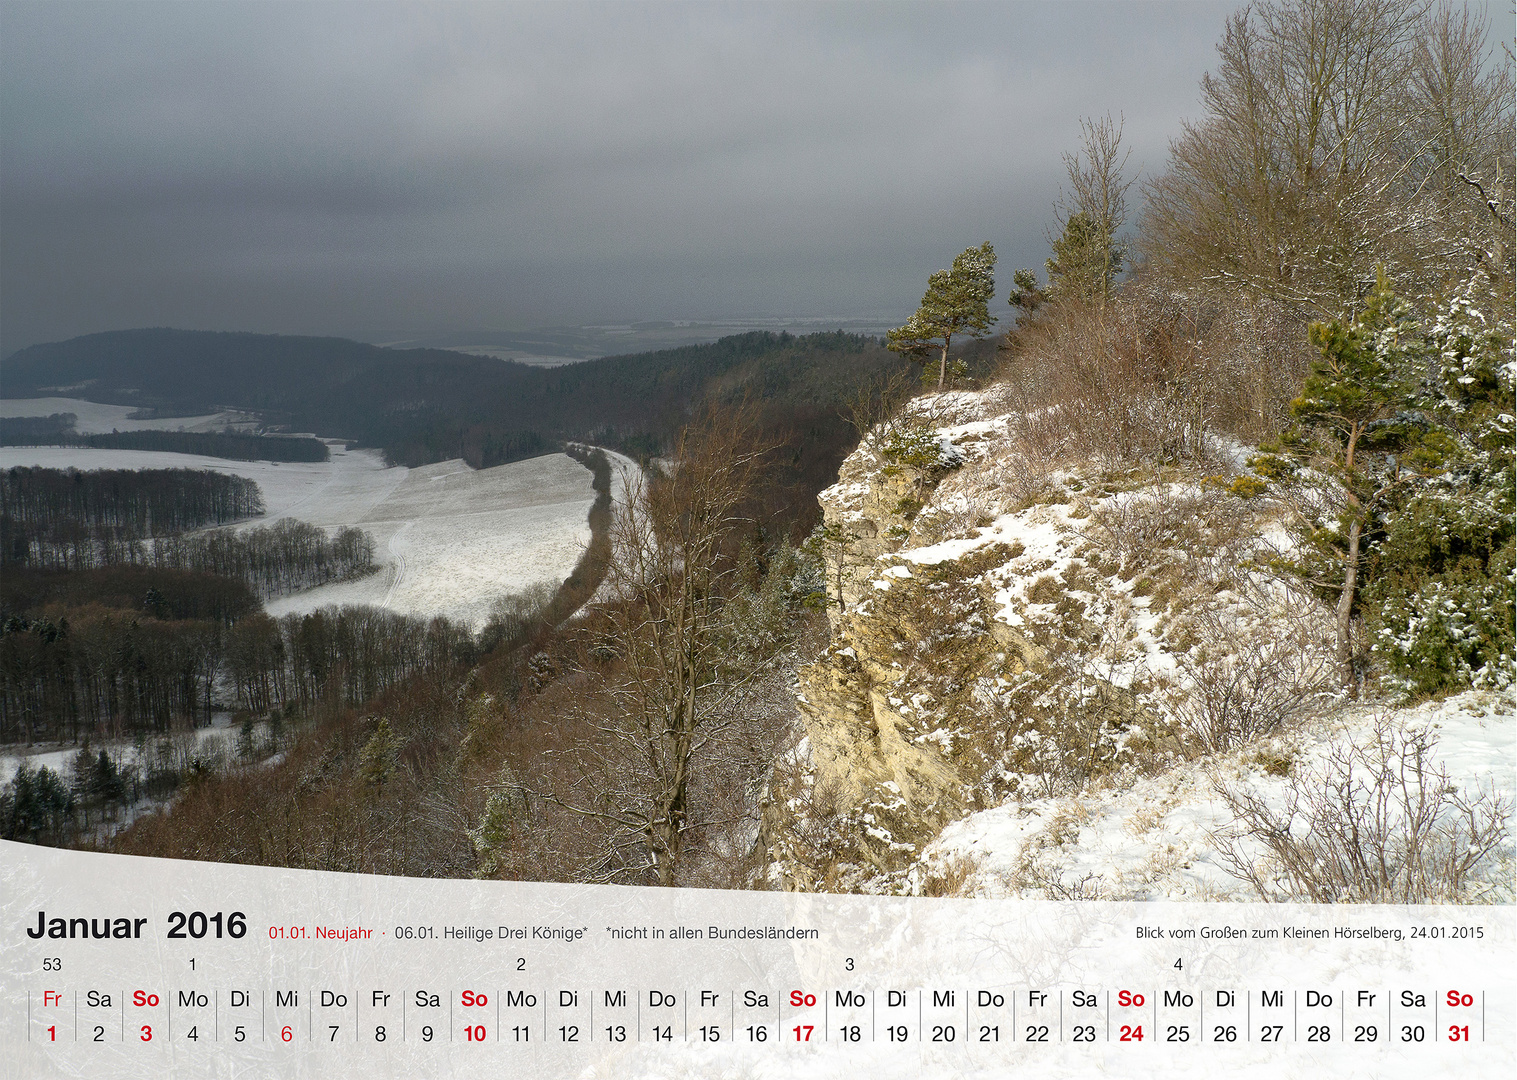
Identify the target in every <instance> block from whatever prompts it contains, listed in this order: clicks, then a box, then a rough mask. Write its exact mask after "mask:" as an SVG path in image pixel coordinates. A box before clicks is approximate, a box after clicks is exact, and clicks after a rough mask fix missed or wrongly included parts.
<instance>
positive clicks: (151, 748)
mask: <svg viewBox="0 0 1517 1080" xmlns="http://www.w3.org/2000/svg"><path fill="white" fill-rule="evenodd" d="M255 728H256V731H255V737H256V738H257V740H258V741H259V743H260V744H261V743H262V742H263V741H264V740H265V739H266V738H267V729H268V725H267V724H266V723H265V722H263V721H259V722H258V723H257V724H256V725H255ZM238 733H239V729H238V728H237V727H235V726H234V725H233V724H232V714H231V713H229V712H216V713H212V714H211V723H210V724H209V725H208V726H206V727H202V728H195V729H193V730H190V731H176V732H173V733H172V734H170V735H157V736H147V737H146V738H144V740H143V744H142V747H141V748H140V752H139V748H138V746H137V742H136V740H135V739H96V740H94V741H93V742H91V743H90V748H91V750H92V751H98V750H102V749H103V750H105V751H106V753H108V754H109V755H110V756H111V757H113V758H115V759H116V760H117V762H118V764H120V765H122V766H130V765H136V766H137V767H138V768H140V769H142V770H143V771H144V772H145V771H146V769H147V767H148V765H149V764H150V763H151V762H152V760H153V758H154V757H155V756H156V755H157V754H158V753H159V746H160V744H161V743H164V742H165V741H167V743H168V744H169V745H170V746H172V747H173V748H174V753H176V754H178V755H179V756H181V757H191V756H199V757H201V758H217V757H221V758H226V759H231V758H232V757H233V756H234V755H235V754H236V751H237V736H238ZM78 754H79V747H78V745H76V744H74V743H39V744H38V745H36V746H32V747H23V746H20V745H19V744H14V745H10V746H8V747H6V749H5V752H3V753H0V785H3V784H8V783H10V781H11V779H12V778H13V777H14V776H15V775H16V770H17V769H19V768H20V767H21V763H22V762H23V761H24V762H26V763H28V764H29V765H31V767H32V768H34V769H42V768H48V769H51V770H53V772H55V773H57V774H58V775H59V776H62V777H63V778H64V779H65V780H67V779H68V777H69V772H70V770H71V769H72V767H73V763H74V758H75V757H77V756H78Z"/></svg>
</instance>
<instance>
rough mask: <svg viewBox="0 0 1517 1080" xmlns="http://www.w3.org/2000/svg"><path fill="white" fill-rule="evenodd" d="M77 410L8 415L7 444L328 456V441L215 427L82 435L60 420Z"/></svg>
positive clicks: (252, 456) (263, 457)
mask: <svg viewBox="0 0 1517 1080" xmlns="http://www.w3.org/2000/svg"><path fill="white" fill-rule="evenodd" d="M71 416H73V414H72V413H55V414H54V415H53V416H49V417H27V418H18V419H8V420H6V421H5V423H4V426H3V428H0V430H3V432H4V439H3V443H4V445H6V446H88V447H93V448H94V449H97V450H157V451H160V452H164V453H172V454H198V455H200V456H201V457H215V458H226V459H228V460H230V461H327V460H330V458H331V456H332V453H331V451H330V450H328V449H327V444H326V443H324V442H322V441H321V440H320V439H312V438H310V437H309V436H283V435H238V434H234V433H232V432H215V431H112V432H100V433H97V434H93V435H81V434H79V433H78V432H76V431H73V430H72V428H73V423H72V422H68V423H66V424H59V423H56V422H55V421H57V420H59V419H65V420H66V419H67V418H68V417H71Z"/></svg>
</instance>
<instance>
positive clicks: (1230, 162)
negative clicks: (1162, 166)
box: [1144, 0, 1512, 315]
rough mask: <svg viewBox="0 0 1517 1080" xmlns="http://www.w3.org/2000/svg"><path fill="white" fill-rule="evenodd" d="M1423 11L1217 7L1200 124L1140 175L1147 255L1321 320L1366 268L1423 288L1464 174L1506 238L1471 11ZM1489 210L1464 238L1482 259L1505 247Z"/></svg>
mask: <svg viewBox="0 0 1517 1080" xmlns="http://www.w3.org/2000/svg"><path fill="white" fill-rule="evenodd" d="M1430 8H1431V5H1430V4H1428V3H1405V2H1403V0H1274V2H1270V3H1261V4H1256V5H1252V6H1250V7H1247V8H1245V9H1243V10H1242V11H1240V12H1238V13H1237V14H1235V15H1234V16H1232V18H1230V19H1229V20H1228V24H1227V29H1226V31H1225V34H1224V37H1223V40H1222V41H1221V43H1220V44H1219V45H1218V47H1217V48H1218V54H1219V58H1220V61H1221V62H1220V65H1219V67H1218V69H1217V70H1216V71H1215V72H1214V73H1213V74H1209V75H1207V76H1206V77H1205V79H1204V80H1203V81H1202V86H1201V90H1202V101H1203V105H1204V107H1205V110H1206V114H1207V115H1206V118H1205V119H1203V120H1201V121H1200V122H1198V123H1194V124H1188V125H1187V126H1186V128H1185V131H1184V133H1183V134H1182V135H1181V136H1180V137H1179V138H1178V139H1176V140H1174V142H1172V143H1171V145H1170V165H1169V170H1168V172H1167V173H1166V174H1165V175H1163V176H1161V177H1159V178H1157V179H1156V180H1155V181H1153V182H1152V183H1150V184H1149V185H1148V189H1147V192H1146V194H1147V204H1148V209H1147V211H1146V215H1145V223H1144V224H1145V234H1146V241H1145V250H1146V254H1147V255H1148V257H1149V260H1150V262H1151V263H1152V264H1153V265H1155V266H1156V267H1159V268H1162V269H1164V270H1166V271H1167V272H1169V273H1170V274H1172V275H1173V276H1175V277H1177V278H1179V279H1181V280H1188V281H1194V282H1199V283H1203V284H1208V285H1212V286H1223V287H1228V288H1236V287H1241V288H1245V289H1247V290H1249V291H1251V292H1254V293H1255V294H1261V295H1264V296H1268V297H1271V298H1274V299H1276V300H1282V301H1286V302H1288V303H1291V304H1294V305H1297V306H1299V307H1300V308H1301V309H1303V310H1305V311H1310V312H1315V313H1318V314H1328V315H1332V314H1338V313H1340V312H1341V311H1343V310H1344V309H1345V308H1346V307H1348V306H1350V305H1352V304H1353V303H1354V302H1355V301H1356V300H1357V299H1358V298H1359V297H1360V296H1362V295H1363V293H1364V292H1365V291H1366V290H1367V289H1368V288H1369V287H1370V286H1371V285H1372V284H1373V282H1374V280H1375V269H1376V267H1377V265H1383V266H1385V267H1386V268H1387V270H1388V271H1389V272H1390V273H1391V275H1392V277H1394V278H1395V279H1396V280H1398V281H1403V282H1410V283H1416V284H1418V285H1419V287H1420V286H1424V285H1425V286H1426V288H1427V289H1431V288H1436V287H1438V286H1440V285H1442V284H1443V283H1444V279H1445V278H1446V277H1447V276H1448V275H1449V273H1450V272H1451V270H1453V269H1455V268H1457V267H1459V266H1464V265H1467V263H1468V259H1469V248H1470V246H1471V239H1472V238H1471V236H1470V232H1471V230H1472V229H1474V228H1475V224H1476V223H1475V222H1473V220H1472V216H1471V215H1470V214H1469V212H1468V211H1469V204H1470V201H1471V200H1470V198H1469V195H1470V193H1471V192H1473V191H1474V187H1475V186H1476V184H1477V183H1478V185H1479V186H1482V187H1483V186H1485V184H1486V182H1487V181H1489V183H1490V186H1491V188H1492V189H1493V190H1495V191H1497V192H1498V193H1497V194H1496V195H1494V196H1493V197H1492V199H1490V200H1488V201H1489V202H1490V203H1491V204H1492V205H1493V206H1494V207H1495V208H1496V209H1495V210H1492V209H1491V208H1490V207H1486V208H1485V210H1484V212H1485V213H1486V214H1487V217H1488V218H1490V221H1498V219H1499V218H1500V215H1501V214H1506V223H1505V225H1504V226H1503V227H1504V228H1505V229H1506V230H1507V231H1510V213H1509V212H1508V211H1507V210H1505V209H1503V208H1504V207H1505V206H1506V205H1507V203H1508V201H1509V198H1508V196H1506V195H1505V194H1504V190H1505V189H1506V188H1509V186H1510V179H1509V177H1508V178H1503V177H1501V175H1500V173H1501V165H1500V162H1501V161H1502V154H1501V149H1502V148H1506V147H1509V146H1510V145H1511V144H1510V139H1511V131H1510V129H1511V126H1512V125H1511V100H1510V99H1511V93H1510V89H1509V87H1510V80H1509V76H1507V75H1506V74H1505V73H1501V72H1494V71H1490V70H1488V69H1487V66H1486V62H1485V60H1486V57H1485V48H1484V43H1483V37H1484V33H1483V27H1482V25H1481V24H1480V22H1479V20H1478V19H1472V18H1470V17H1468V16H1465V15H1463V14H1462V13H1456V12H1455V11H1454V9H1452V8H1449V7H1443V8H1440V9H1438V10H1437V11H1432V12H1430ZM1505 153H1506V154H1507V156H1508V159H1509V156H1510V150H1506V151H1505ZM1461 171H1462V172H1463V173H1464V174H1465V175H1467V176H1469V177H1470V180H1471V181H1473V182H1475V183H1468V182H1466V181H1464V180H1460V179H1459V176H1460V173H1461ZM1507 171H1508V172H1510V169H1508V170H1507ZM1483 205H1484V204H1483V203H1480V202H1478V200H1477V203H1476V207H1477V209H1478V208H1480V207H1481V206H1483ZM1493 214H1494V215H1495V216H1494V217H1492V215H1493ZM1490 221H1487V222H1486V223H1485V224H1483V225H1481V227H1480V234H1481V235H1480V237H1478V238H1475V243H1476V246H1482V242H1483V247H1484V249H1485V250H1486V251H1488V252H1493V253H1496V254H1497V255H1498V261H1499V260H1500V259H1502V258H1504V253H1505V252H1506V251H1509V250H1510V249H1509V247H1503V246H1502V244H1501V243H1499V242H1490V232H1491V228H1490ZM1498 223H1499V221H1498ZM1493 249H1499V251H1493ZM1420 291H1426V289H1420Z"/></svg>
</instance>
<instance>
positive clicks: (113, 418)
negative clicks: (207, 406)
mask: <svg viewBox="0 0 1517 1080" xmlns="http://www.w3.org/2000/svg"><path fill="white" fill-rule="evenodd" d="M136 411H137V410H136V409H135V408H133V407H132V406H130V405H102V404H101V403H100V402H98V401H84V400H81V399H80V398H64V397H48V398H0V419H4V418H8V417H12V416H52V415H53V414H54V413H73V414H74V415H75V416H77V417H78V418H79V419H78V420H76V421H75V423H74V430H75V431H77V432H78V433H79V434H80V435H100V434H106V433H109V432H112V431H222V430H224V429H226V428H227V427H235V426H238V425H243V424H248V423H251V421H252V418H251V417H250V416H249V415H248V414H246V413H238V412H219V413H210V414H208V415H206V416H165V417H159V418H155V419H152V420H131V419H128V417H130V415H131V414H132V413H134V412H136Z"/></svg>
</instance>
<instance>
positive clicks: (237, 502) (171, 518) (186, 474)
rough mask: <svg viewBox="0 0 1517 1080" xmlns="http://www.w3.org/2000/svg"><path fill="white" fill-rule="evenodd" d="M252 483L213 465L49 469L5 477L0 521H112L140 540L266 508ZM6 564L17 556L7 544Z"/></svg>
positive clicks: (0, 486)
mask: <svg viewBox="0 0 1517 1080" xmlns="http://www.w3.org/2000/svg"><path fill="white" fill-rule="evenodd" d="M263 509H264V504H263V494H262V493H261V492H260V491H259V490H258V485H257V484H256V483H254V482H253V481H252V480H249V479H246V478H245V477H241V476H231V475H229V474H227V473H220V472H213V471H212V470H210V469H94V470H90V471H89V472H84V471H81V470H79V469H45V468H28V467H25V466H17V467H15V468H11V469H7V470H6V471H5V472H4V473H3V474H0V518H4V519H5V520H6V521H9V522H14V523H17V524H21V525H29V526H48V525H60V524H63V523H77V524H79V525H83V526H87V527H88V526H97V525H103V526H114V527H119V528H123V529H127V530H130V532H131V534H132V535H133V536H135V537H148V536H164V535H167V534H168V533H174V532H184V531H186V530H189V529H199V528H204V527H205V526H207V525H224V524H226V523H227V522H230V521H237V520H239V519H241V518H249V517H256V516H257V515H259V514H261V513H263ZM6 558H7V560H8V561H17V562H25V561H26V560H25V559H24V558H13V557H12V556H11V554H10V550H9V549H7V555H6Z"/></svg>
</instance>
